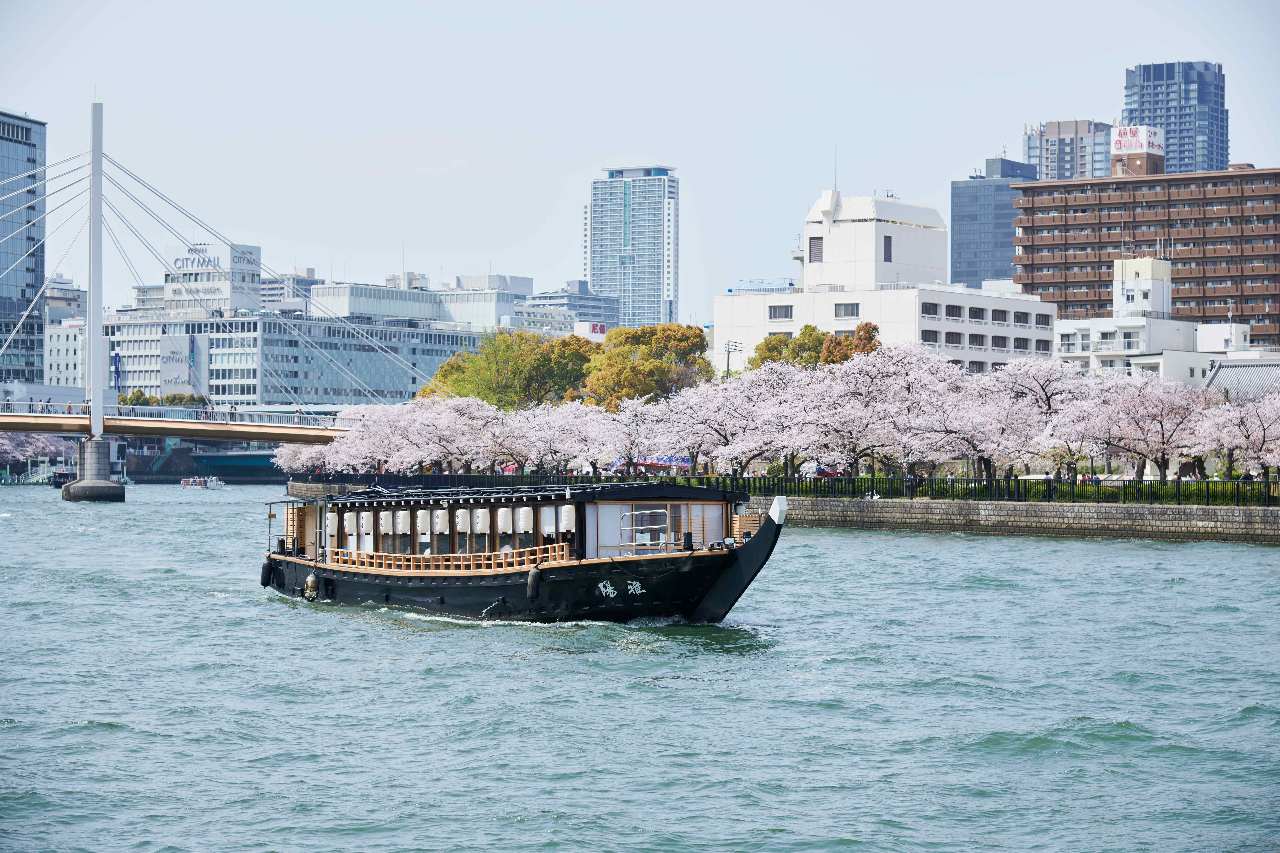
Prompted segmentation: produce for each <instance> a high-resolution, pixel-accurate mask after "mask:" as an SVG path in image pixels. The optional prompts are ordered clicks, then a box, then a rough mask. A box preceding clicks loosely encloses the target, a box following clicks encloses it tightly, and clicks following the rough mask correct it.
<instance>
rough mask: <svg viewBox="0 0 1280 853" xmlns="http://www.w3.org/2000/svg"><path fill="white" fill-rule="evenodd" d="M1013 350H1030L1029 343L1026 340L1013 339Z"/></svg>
mask: <svg viewBox="0 0 1280 853" xmlns="http://www.w3.org/2000/svg"><path fill="white" fill-rule="evenodd" d="M1013 348H1014V349H1020V350H1028V349H1031V342H1030V341H1029V340H1028V339H1027V338H1014V339H1013Z"/></svg>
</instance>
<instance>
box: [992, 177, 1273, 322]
mask: <svg viewBox="0 0 1280 853" xmlns="http://www.w3.org/2000/svg"><path fill="white" fill-rule="evenodd" d="M1016 186H1017V188H1018V189H1019V191H1020V192H1021V193H1022V197H1021V198H1018V199H1016V200H1015V201H1014V207H1016V208H1018V216H1017V217H1016V218H1015V219H1014V225H1016V226H1017V228H1018V234H1017V236H1016V237H1015V238H1014V243H1015V245H1017V247H1018V249H1017V253H1016V254H1015V255H1014V259H1013V262H1014V266H1015V268H1016V269H1017V273H1016V275H1015V276H1014V282H1016V283H1017V284H1019V285H1021V286H1022V289H1023V291H1024V292H1025V293H1028V294H1035V295H1036V296H1039V297H1040V298H1041V299H1043V300H1045V301H1046V302H1055V303H1057V304H1058V306H1059V311H1058V317H1059V318H1061V319H1087V318H1090V317H1106V316H1108V315H1110V314H1111V311H1112V307H1113V304H1114V303H1113V290H1112V285H1113V264H1114V262H1115V261H1117V260H1121V259H1126V258H1141V257H1155V258H1167V259H1168V260H1169V262H1170V270H1171V278H1172V280H1173V291H1172V307H1173V312H1172V313H1173V315H1174V316H1175V317H1178V318H1183V319H1194V320H1197V321H1200V322H1204V323H1220V322H1224V321H1228V320H1234V321H1235V322H1238V323H1248V324H1249V326H1250V328H1249V335H1250V339H1251V340H1252V341H1253V342H1254V343H1256V344H1264V345H1268V346H1275V345H1277V344H1280V169H1255V168H1253V167H1252V166H1249V165H1248V164H1240V165H1238V166H1235V167H1232V168H1230V169H1227V170H1224V171H1220V172H1196V173H1191V174H1187V173H1182V174H1175V175H1164V174H1155V175H1126V176H1113V177H1108V178H1092V179H1089V180H1082V181H1052V182H1036V183H1028V184H1018V185H1016Z"/></svg>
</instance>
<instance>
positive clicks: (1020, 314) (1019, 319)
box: [1013, 311, 1031, 326]
mask: <svg viewBox="0 0 1280 853" xmlns="http://www.w3.org/2000/svg"><path fill="white" fill-rule="evenodd" d="M1013 322H1015V323H1018V324H1020V325H1023V326H1030V325H1031V314H1030V313H1029V312H1027V311H1014V312H1013Z"/></svg>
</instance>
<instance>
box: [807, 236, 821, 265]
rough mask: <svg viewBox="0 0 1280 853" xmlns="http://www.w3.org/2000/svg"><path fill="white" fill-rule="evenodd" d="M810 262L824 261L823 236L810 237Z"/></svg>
mask: <svg viewBox="0 0 1280 853" xmlns="http://www.w3.org/2000/svg"><path fill="white" fill-rule="evenodd" d="M809 263H811V264H820V263H822V238H821V237H810V238H809Z"/></svg>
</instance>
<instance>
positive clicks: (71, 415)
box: [0, 400, 346, 444]
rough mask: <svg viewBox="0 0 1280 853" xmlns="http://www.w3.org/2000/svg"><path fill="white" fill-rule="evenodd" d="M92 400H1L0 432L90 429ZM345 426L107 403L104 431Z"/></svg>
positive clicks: (285, 433) (315, 435) (280, 415)
mask: <svg viewBox="0 0 1280 853" xmlns="http://www.w3.org/2000/svg"><path fill="white" fill-rule="evenodd" d="M90 408H91V407H90V404H89V403H37V402H16V401H9V400H6V401H5V402H3V403H0V432H43V433H59V434H65V435H86V436H88V435H92V434H93V431H92V413H91V411H90ZM345 431H346V427H345V426H344V425H341V424H339V422H338V419H337V418H334V417H329V416H324V415H306V414H300V413H299V414H293V413H287V412H239V411H237V412H232V411H229V410H227V409H198V408H189V407H180V406H104V407H102V433H103V434H109V435H139V436H174V437H177V438H193V439H194V438H204V439H216V440H222V441H285V442H290V443H293V444H327V443H328V442H330V441H333V440H334V439H335V438H337V437H338V436H339V435H341V434H342V433H343V432H345Z"/></svg>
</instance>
